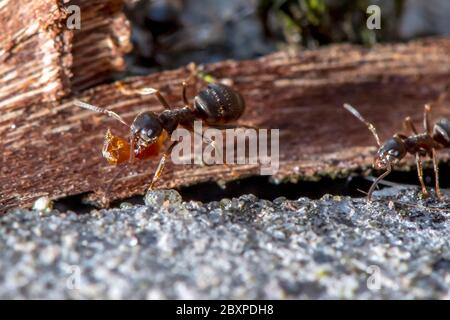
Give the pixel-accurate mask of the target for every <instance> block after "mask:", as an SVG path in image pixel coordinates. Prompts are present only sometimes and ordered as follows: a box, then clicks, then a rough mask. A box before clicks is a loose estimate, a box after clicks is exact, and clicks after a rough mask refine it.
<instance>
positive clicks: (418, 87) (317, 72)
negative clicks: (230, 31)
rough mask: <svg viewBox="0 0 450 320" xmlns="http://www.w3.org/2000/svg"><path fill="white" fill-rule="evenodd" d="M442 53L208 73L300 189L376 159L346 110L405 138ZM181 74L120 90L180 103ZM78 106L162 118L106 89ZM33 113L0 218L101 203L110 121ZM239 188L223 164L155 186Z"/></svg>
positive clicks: (448, 80) (445, 59) (288, 62)
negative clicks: (71, 201)
mask: <svg viewBox="0 0 450 320" xmlns="http://www.w3.org/2000/svg"><path fill="white" fill-rule="evenodd" d="M449 53H450V40H448V39H429V40H423V41H419V42H412V43H409V44H398V45H380V46H376V47H375V48H373V49H366V48H361V47H356V46H349V45H335V46H330V47H326V48H322V49H319V50H313V51H302V52H300V53H298V54H296V55H292V56H288V55H287V54H286V53H283V52H279V53H275V54H272V55H269V56H266V57H263V58H260V59H257V60H253V61H242V62H236V61H225V62H221V63H217V64H213V65H208V66H206V70H207V71H208V72H209V73H211V74H212V75H214V76H215V77H217V78H224V77H226V78H230V79H232V80H233V82H234V86H235V87H236V88H237V89H238V90H239V91H240V92H241V93H242V94H243V95H244V97H245V99H246V101H247V105H248V108H247V111H246V113H245V114H244V116H243V118H242V121H241V122H242V123H248V124H252V125H257V126H260V127H265V128H279V129H280V130H281V131H280V170H279V171H278V173H277V174H276V176H275V178H276V179H297V178H302V179H303V178H311V177H316V176H318V175H324V174H325V175H337V174H339V173H341V174H343V173H346V172H349V171H352V170H355V169H358V168H359V169H360V168H367V167H368V166H369V165H370V164H371V161H372V153H373V151H374V150H375V149H374V147H373V140H372V137H371V136H370V134H369V133H368V131H367V129H366V128H365V127H364V125H362V124H361V123H359V122H358V121H356V120H355V119H354V118H353V117H352V116H351V115H349V114H348V113H347V112H346V111H345V110H343V108H342V107H341V106H342V104H343V103H344V102H348V103H351V104H353V105H354V106H357V107H358V109H359V110H360V111H361V113H363V114H364V115H366V116H367V118H368V119H369V120H371V121H373V122H374V124H375V125H376V126H377V127H378V129H379V132H380V135H381V137H382V139H383V138H387V137H388V136H390V135H392V133H394V132H396V131H398V130H400V129H401V122H402V120H403V118H404V117H405V116H407V115H411V116H412V117H413V119H414V120H415V121H417V122H419V121H420V120H421V119H420V118H421V115H422V108H423V105H424V103H426V102H428V101H431V100H433V99H435V98H436V97H437V96H438V95H439V94H440V93H441V92H442V90H444V88H445V87H446V86H448V85H449V84H450V54H449ZM187 74H188V71H187V69H186V68H181V69H178V70H173V71H167V72H162V73H158V74H153V75H149V76H146V77H138V78H132V79H128V80H127V81H126V85H127V86H132V87H135V88H143V87H148V86H153V87H157V88H160V89H161V91H162V92H163V94H164V95H165V96H166V97H167V98H168V100H169V101H170V102H172V103H176V104H181V97H180V90H181V80H182V79H184V78H185V77H186V76H187ZM192 91H193V90H191V92H190V96H192V95H193V94H194V92H192ZM78 98H80V99H82V100H85V101H88V102H90V103H92V104H96V105H99V106H103V107H108V108H110V109H112V110H114V111H116V112H118V113H120V114H122V115H123V116H125V118H126V119H129V120H131V119H132V118H133V116H134V115H136V114H137V113H138V112H139V111H142V110H146V109H151V110H161V107H160V106H159V105H158V103H157V102H156V99H155V98H154V97H151V96H145V97H136V96H124V95H123V94H121V93H120V92H118V91H117V90H116V89H115V87H114V85H103V86H99V87H96V88H94V89H91V90H88V91H86V92H84V93H83V94H82V95H81V96H79V97H78ZM30 114H31V116H30V117H29V118H28V119H27V120H26V121H24V122H22V123H20V124H17V125H16V127H15V128H10V129H8V131H7V132H5V133H4V134H3V135H2V139H1V141H0V144H1V148H2V150H3V152H2V154H3V163H2V165H1V173H0V201H1V203H2V208H3V210H5V209H7V208H10V207H12V206H16V205H22V206H29V205H30V204H31V203H32V202H33V200H35V199H36V198H37V197H39V196H42V195H49V196H50V197H52V198H59V197H63V196H66V195H74V194H79V193H85V192H94V193H93V194H91V199H93V200H95V199H98V196H100V193H99V192H100V191H101V190H103V189H104V188H105V186H106V185H107V184H108V183H109V180H110V178H111V177H112V176H113V175H114V173H115V172H116V170H117V169H116V168H113V167H110V166H108V165H107V164H106V163H105V161H104V160H103V159H102V158H101V147H102V140H103V135H104V132H105V130H106V128H108V127H111V128H114V130H116V131H117V132H124V131H123V130H124V129H123V128H122V127H121V126H120V125H117V124H116V122H115V121H114V120H112V119H108V118H106V117H104V116H101V115H100V116H99V115H94V114H92V113H90V112H88V111H85V110H80V109H78V108H76V107H74V106H73V104H72V101H71V100H66V101H64V103H62V104H56V103H53V104H52V103H47V104H35V105H32V106H30ZM433 116H434V117H437V116H450V108H449V103H448V101H445V102H444V103H443V104H441V105H440V106H437V107H436V108H435V110H434V111H433ZM444 156H445V155H444ZM156 164H157V160H154V161H146V162H141V163H136V164H134V165H132V166H129V167H128V169H127V171H126V172H125V173H124V174H123V175H122V176H121V177H120V178H119V179H118V181H117V182H116V184H114V186H113V188H112V190H111V193H110V199H111V200H112V199H119V198H124V197H127V196H131V195H136V194H142V193H143V192H144V190H145V188H146V185H147V184H148V182H149V180H150V178H151V175H152V173H153V171H154V169H155V166H156ZM235 170H236V171H237V172H238V174H239V175H242V176H246V175H254V174H257V173H258V172H259V170H258V168H257V167H255V166H240V167H236V168H235ZM235 178H236V176H233V175H232V174H231V173H230V171H229V170H228V169H227V168H225V167H224V166H213V167H205V166H194V165H192V166H191V165H189V166H188V165H185V166H179V165H176V166H175V165H172V164H169V165H168V168H167V171H166V174H165V175H164V176H163V178H162V179H161V181H160V182H161V183H160V184H159V186H161V187H177V186H181V185H188V184H193V183H197V182H201V181H207V180H215V181H217V180H219V179H222V180H225V181H227V180H230V179H235ZM95 192H97V194H95Z"/></svg>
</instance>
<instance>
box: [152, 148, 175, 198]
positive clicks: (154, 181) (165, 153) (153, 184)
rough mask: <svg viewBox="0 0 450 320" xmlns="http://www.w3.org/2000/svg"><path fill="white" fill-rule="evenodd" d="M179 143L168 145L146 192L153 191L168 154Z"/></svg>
mask: <svg viewBox="0 0 450 320" xmlns="http://www.w3.org/2000/svg"><path fill="white" fill-rule="evenodd" d="M179 142H180V141H175V142H174V143H172V144H171V145H170V147H169V148H168V149H167V150H166V152H164V153H163V155H162V157H161V159H160V160H159V164H158V167H157V168H156V171H155V174H154V176H153V179H152V182H151V183H150V186H149V187H148V189H147V190H149V191H150V190H153V188H154V186H155V183H156V181H158V179H159V177H160V176H161V174H162V173H163V171H164V167H165V166H166V160H167V158H168V157H169V155H170V153H171V152H172V149H173V148H174V147H175V146H176V145H177V144H178V143H179Z"/></svg>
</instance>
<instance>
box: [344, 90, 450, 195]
mask: <svg viewBox="0 0 450 320" xmlns="http://www.w3.org/2000/svg"><path fill="white" fill-rule="evenodd" d="M443 97H444V96H443V95H441V96H440V98H439V99H438V101H439V100H442V99H443ZM344 108H345V109H347V110H348V111H349V112H350V113H351V114H352V115H353V116H355V117H356V118H358V119H359V120H360V121H361V122H363V123H364V124H365V125H366V126H367V127H368V129H369V130H370V132H372V135H373V136H374V137H375V140H376V142H377V145H378V147H379V149H378V151H377V154H376V156H375V160H374V162H373V167H374V168H375V169H386V171H385V172H384V173H383V174H382V175H381V176H379V177H378V178H377V179H376V180H375V181H374V182H373V184H372V186H371V187H370V189H369V192H368V193H367V197H368V200H369V201H370V200H371V198H372V193H373V191H374V190H375V187H376V186H377V184H378V183H379V182H380V181H381V180H382V179H383V178H385V177H386V176H387V175H388V174H389V173H391V171H392V166H393V165H394V164H396V163H398V162H399V161H400V160H401V159H403V158H404V157H405V156H406V155H407V154H408V153H410V154H412V155H415V156H416V166H417V174H418V176H419V181H420V185H421V187H422V194H423V196H424V197H428V191H427V188H426V187H425V183H424V181H423V166H422V160H421V157H426V156H429V157H431V159H432V160H433V168H434V175H435V185H436V196H437V198H438V199H439V200H441V199H442V194H441V189H440V188H439V170H438V163H437V158H436V150H440V149H444V148H448V147H450V121H449V120H447V119H445V118H442V119H440V120H438V121H437V122H436V123H435V124H434V126H433V127H431V124H430V116H429V114H430V111H431V106H430V105H429V104H426V105H425V108H424V116H423V126H424V129H425V132H423V133H418V131H417V130H416V127H415V126H414V123H413V122H412V121H411V118H410V117H406V118H405V120H404V122H403V124H404V127H405V128H406V129H408V130H410V131H411V132H412V133H413V134H412V135H410V136H406V135H404V134H401V133H396V134H394V136H393V137H392V138H390V139H388V140H387V141H386V142H384V143H383V144H381V143H380V138H379V137H378V134H377V131H376V129H375V126H374V125H373V124H372V123H370V122H368V121H367V120H366V119H364V118H363V116H362V115H361V114H360V113H359V112H358V111H357V110H356V109H355V108H353V107H352V106H351V105H349V104H344Z"/></svg>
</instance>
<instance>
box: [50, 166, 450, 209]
mask: <svg viewBox="0 0 450 320" xmlns="http://www.w3.org/2000/svg"><path fill="white" fill-rule="evenodd" d="M439 170H440V177H441V181H440V182H441V187H442V188H444V189H445V188H450V179H449V178H448V177H450V164H449V163H443V164H441V165H440V167H439ZM424 176H425V181H426V184H427V186H430V187H433V186H434V180H433V177H434V175H433V171H432V169H431V168H426V169H425V170H424ZM385 181H389V182H391V183H397V184H400V185H401V184H403V185H416V186H418V179H417V174H416V171H415V170H411V171H393V172H392V173H391V174H390V175H389V176H388V177H387V179H386V180H385ZM371 184H372V182H371V181H370V179H369V178H367V177H364V176H362V175H355V176H349V177H347V178H337V179H332V178H326V177H324V178H322V179H320V180H318V181H299V182H298V183H281V184H274V183H272V182H270V178H269V177H268V176H255V177H249V178H244V179H240V180H236V181H233V182H230V183H228V184H227V185H226V187H225V188H222V187H220V186H219V185H218V184H216V183H214V182H207V183H200V184H197V185H194V186H189V187H182V188H180V189H178V192H179V193H180V194H181V196H182V197H183V200H185V201H190V200H195V201H201V202H211V201H220V200H221V199H223V198H234V197H239V196H241V195H244V194H254V195H255V196H256V197H258V198H260V199H266V200H274V199H276V198H278V197H285V198H287V199H290V200H295V199H298V198H300V197H308V198H310V199H320V198H321V197H323V196H324V195H325V194H331V195H340V196H350V197H353V198H361V197H365V194H364V193H363V192H361V191H360V190H362V191H367V190H368V189H369V188H370V185H371ZM385 187H386V185H384V184H383V183H380V184H379V188H380V189H382V188H385ZM85 196H86V194H81V195H77V196H72V197H66V198H63V199H60V200H58V201H56V202H55V208H56V209H58V210H59V211H67V210H72V211H74V212H77V213H80V214H82V213H88V212H90V211H91V210H93V209H96V207H94V206H92V205H88V204H85V203H83V201H82V199H83V198H84V197H85ZM123 202H127V203H131V204H141V205H142V204H144V200H143V197H142V196H134V197H131V198H128V199H124V200H121V201H115V202H113V203H112V206H111V207H112V208H118V207H120V204H121V203H123Z"/></svg>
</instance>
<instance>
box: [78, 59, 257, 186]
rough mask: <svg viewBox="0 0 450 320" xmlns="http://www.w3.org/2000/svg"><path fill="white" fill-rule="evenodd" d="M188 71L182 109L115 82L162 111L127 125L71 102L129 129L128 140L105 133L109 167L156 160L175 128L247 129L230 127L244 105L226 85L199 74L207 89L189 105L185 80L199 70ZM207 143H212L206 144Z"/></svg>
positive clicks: (160, 168) (91, 107)
mask: <svg viewBox="0 0 450 320" xmlns="http://www.w3.org/2000/svg"><path fill="white" fill-rule="evenodd" d="M190 68H191V76H190V77H189V78H188V79H186V80H185V81H183V82H182V99H183V103H184V106H182V107H172V106H170V104H169V103H168V102H167V100H166V99H165V98H164V96H163V95H162V94H161V93H160V91H159V90H157V89H155V88H144V89H141V90H130V89H127V88H125V87H124V86H123V84H122V83H120V82H119V83H118V84H117V85H116V86H117V88H118V89H119V90H120V91H121V92H122V93H124V94H126V95H135V94H137V95H151V94H154V95H155V96H156V97H157V98H158V100H159V102H160V103H161V105H162V106H163V107H164V109H165V110H164V111H162V112H161V113H159V114H157V113H155V112H152V111H144V112H141V113H139V114H138V115H137V116H136V117H135V118H134V120H133V122H132V123H131V124H129V123H128V122H126V121H125V120H124V119H123V118H122V117H121V116H119V115H118V114H117V113H115V112H113V111H111V110H107V109H104V108H100V107H97V106H94V105H90V104H88V103H85V102H82V101H79V100H76V101H75V102H74V104H75V105H76V106H78V107H81V108H84V109H88V110H91V111H94V112H98V113H102V114H105V115H107V116H109V117H112V118H114V119H116V120H118V121H119V122H121V123H122V124H124V125H125V126H127V127H128V128H129V130H130V133H129V138H128V140H127V139H125V138H122V137H119V136H115V135H113V134H112V133H111V131H110V130H109V129H108V131H107V132H106V135H105V141H104V144H103V152H102V153H103V157H104V158H106V160H107V161H108V162H109V164H111V165H119V164H122V163H132V162H133V161H134V160H135V159H139V160H145V159H149V158H151V157H154V156H157V155H158V154H159V153H160V150H161V148H162V146H163V144H164V143H165V141H166V140H167V139H168V137H170V135H171V134H172V132H173V131H174V130H175V129H176V128H177V127H178V126H179V125H180V126H183V127H185V128H186V129H188V130H189V131H191V132H194V133H196V132H195V131H194V129H193V124H194V121H195V120H201V121H204V122H205V123H206V125H207V126H208V127H212V128H216V129H229V128H238V127H242V128H245V127H247V128H250V126H246V125H236V124H233V121H236V120H237V119H239V118H240V117H241V115H242V114H243V113H244V110H245V101H244V99H243V97H242V96H241V94H240V93H239V92H237V91H235V90H234V89H232V88H231V87H229V86H227V85H224V84H220V83H217V82H215V80H214V78H212V77H211V76H209V75H205V74H203V77H202V79H203V80H204V81H205V82H208V85H207V87H206V88H204V89H202V90H201V91H200V92H198V94H197V95H196V96H195V97H194V99H193V103H189V101H188V98H187V94H186V90H187V83H188V80H189V79H190V78H191V77H192V76H193V75H195V76H199V70H197V67H196V66H195V65H193V64H192V65H190ZM179 142H180V141H174V142H173V143H172V144H171V145H170V146H169V147H168V148H167V150H166V151H165V152H163V154H162V156H161V159H160V161H159V164H158V167H157V169H156V172H155V173H154V176H153V179H152V181H151V183H150V186H149V187H148V190H152V189H153V188H154V186H155V183H156V182H157V181H158V179H159V177H160V176H161V174H162V172H163V170H164V166H165V163H166V160H167V158H168V157H169V155H170V153H171V151H172V150H173V148H174V147H175V146H176V145H177V144H178V143H179ZM209 143H213V142H211V141H209ZM113 180H114V179H113ZM108 189H109V188H108Z"/></svg>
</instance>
